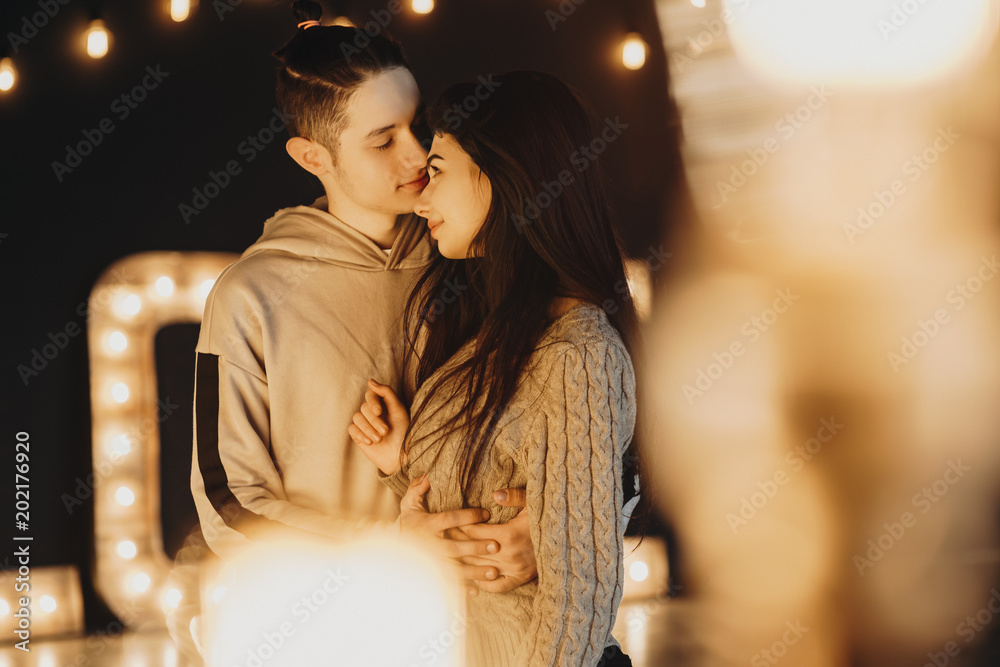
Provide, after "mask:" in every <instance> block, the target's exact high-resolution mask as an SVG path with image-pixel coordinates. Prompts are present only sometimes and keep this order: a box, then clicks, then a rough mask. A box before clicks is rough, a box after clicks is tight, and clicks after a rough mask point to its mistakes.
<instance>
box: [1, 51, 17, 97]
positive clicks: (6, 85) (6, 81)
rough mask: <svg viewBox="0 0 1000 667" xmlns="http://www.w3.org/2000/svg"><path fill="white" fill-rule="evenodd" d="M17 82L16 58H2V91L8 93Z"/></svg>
mask: <svg viewBox="0 0 1000 667" xmlns="http://www.w3.org/2000/svg"><path fill="white" fill-rule="evenodd" d="M15 83H17V70H16V69H14V59H13V58H4V59H3V60H0V92H4V93H6V92H7V91H8V90H10V89H11V88H13V87H14V84H15Z"/></svg>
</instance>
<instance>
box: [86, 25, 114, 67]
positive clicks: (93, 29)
mask: <svg viewBox="0 0 1000 667" xmlns="http://www.w3.org/2000/svg"><path fill="white" fill-rule="evenodd" d="M110 48H111V35H110V33H108V29H107V27H105V25H104V21H102V20H100V19H94V20H93V21H91V22H90V27H88V28H87V55H88V56H90V57H91V58H103V57H104V56H106V55H108V49H110Z"/></svg>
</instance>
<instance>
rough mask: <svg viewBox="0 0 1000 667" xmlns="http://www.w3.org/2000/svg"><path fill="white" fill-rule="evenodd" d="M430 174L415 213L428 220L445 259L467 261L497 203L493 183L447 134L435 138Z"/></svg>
mask: <svg viewBox="0 0 1000 667" xmlns="http://www.w3.org/2000/svg"><path fill="white" fill-rule="evenodd" d="M427 174H428V176H430V181H429V182H428V183H427V187H425V188H424V191H423V192H422V193H421V194H420V197H419V199H417V205H416V206H415V207H414V209H413V210H414V211H415V212H416V213H417V215H419V216H420V217H422V218H426V219H427V226H428V228H429V229H430V230H431V236H433V237H434V238H435V239H437V242H438V250H439V251H440V252H441V254H442V255H444V256H445V257H447V258H448V259H466V258H468V257H470V254H469V247H470V246H471V244H472V239H473V237H475V235H476V233H477V232H478V231H479V228H480V227H481V226H482V224H483V222H484V221H485V220H486V212H487V211H489V208H490V202H491V201H492V199H493V189H492V187H491V186H490V180H489V179H488V178H487V177H486V174H484V173H483V172H482V170H481V169H480V168H479V167H478V166H477V165H476V163H475V162H473V161H472V158H470V157H469V154H468V153H466V152H465V151H464V150H462V147H461V146H459V144H458V142H457V141H455V139H454V138H452V137H451V136H450V135H447V134H444V135H440V134H439V135H435V136H434V143H433V144H431V150H430V155H428V157H427Z"/></svg>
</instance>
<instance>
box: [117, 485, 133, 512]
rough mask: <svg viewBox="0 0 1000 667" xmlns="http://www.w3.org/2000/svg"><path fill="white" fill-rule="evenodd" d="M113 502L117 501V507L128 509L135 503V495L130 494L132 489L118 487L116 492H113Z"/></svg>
mask: <svg viewBox="0 0 1000 667" xmlns="http://www.w3.org/2000/svg"><path fill="white" fill-rule="evenodd" d="M115 500H117V501H118V504H119V505H123V506H125V507H128V506H129V505H131V504H132V503H134V502H135V494H134V493H133V492H132V489H130V488H128V487H127V486H120V487H118V490H117V491H115Z"/></svg>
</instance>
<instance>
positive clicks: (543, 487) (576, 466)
mask: <svg viewBox="0 0 1000 667" xmlns="http://www.w3.org/2000/svg"><path fill="white" fill-rule="evenodd" d="M556 363H558V364H559V365H560V367H559V368H556V369H555V371H554V372H553V373H552V375H551V376H550V377H549V381H548V384H547V385H546V388H545V390H544V392H543V395H542V397H541V400H542V401H545V402H546V404H545V406H544V408H543V414H544V417H540V418H539V420H538V421H536V422H535V428H533V429H532V433H531V436H530V437H531V440H530V442H529V443H528V447H529V449H528V451H527V462H528V485H527V495H528V511H529V512H530V529H531V539H532V542H533V543H534V544H535V554H536V559H537V561H538V596H537V598H536V599H535V606H534V613H533V616H532V626H531V630H530V633H529V635H528V637H527V642H526V646H525V648H524V653H523V654H522V655H523V658H524V659H522V660H519V661H518V664H524V665H530V666H532V667H542V666H545V667H549V666H551V665H596V664H597V662H598V661H599V660H600V657H601V654H602V652H603V651H604V647H605V646H606V645H607V643H608V640H609V638H610V637H611V628H612V626H613V625H614V619H615V615H616V613H617V609H618V604H619V602H620V601H621V596H622V584H623V579H624V576H623V575H624V568H623V565H622V538H621V535H622V532H623V531H622V530H621V527H622V526H621V522H622V521H623V520H624V519H623V517H622V512H621V507H622V500H623V492H622V456H623V454H624V451H625V448H626V447H627V446H628V444H629V442H631V439H632V432H633V429H634V426H635V378H634V375H633V371H632V364H631V360H630V359H629V356H628V353H627V352H626V351H625V349H624V347H623V346H622V345H621V343H620V342H619V341H612V340H608V341H604V342H593V343H589V342H588V343H587V344H585V345H578V346H568V347H567V348H566V349H565V352H564V353H563V354H562V355H561V359H560V360H559V361H557V362H556Z"/></svg>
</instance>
